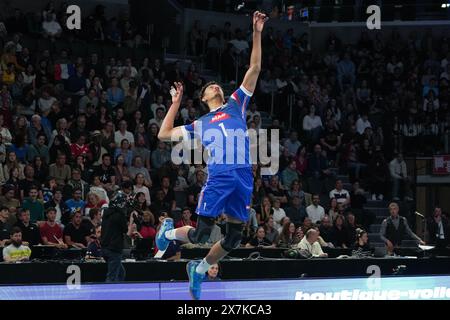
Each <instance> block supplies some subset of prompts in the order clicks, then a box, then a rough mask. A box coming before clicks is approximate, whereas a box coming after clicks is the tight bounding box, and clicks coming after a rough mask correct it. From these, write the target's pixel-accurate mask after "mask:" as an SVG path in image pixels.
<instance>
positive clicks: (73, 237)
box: [64, 211, 91, 249]
mask: <svg viewBox="0 0 450 320" xmlns="http://www.w3.org/2000/svg"><path fill="white" fill-rule="evenodd" d="M71 218H72V219H71V222H70V223H69V224H68V225H67V226H66V227H65V228H64V242H65V243H66V244H67V245H68V246H69V248H78V249H83V248H86V246H87V245H88V242H89V241H91V239H90V235H91V234H90V232H91V230H89V229H87V228H85V225H83V224H82V223H81V221H82V216H81V212H79V211H76V212H74V213H72V217H71Z"/></svg>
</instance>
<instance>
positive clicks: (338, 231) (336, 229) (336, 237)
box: [332, 214, 351, 249]
mask: <svg viewBox="0 0 450 320" xmlns="http://www.w3.org/2000/svg"><path fill="white" fill-rule="evenodd" d="M332 234H333V245H334V246H335V247H337V248H344V249H346V248H348V246H349V245H351V244H350V242H351V241H350V239H349V234H348V229H347V227H346V226H345V218H344V216H343V215H341V214H339V215H338V216H337V217H336V220H334V225H333V232H332Z"/></svg>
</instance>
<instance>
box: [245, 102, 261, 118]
mask: <svg viewBox="0 0 450 320" xmlns="http://www.w3.org/2000/svg"><path fill="white" fill-rule="evenodd" d="M255 116H259V117H260V118H261V114H260V113H259V111H258V110H256V103H255V102H252V103H251V104H250V106H249V109H248V110H247V114H246V117H247V121H252V120H253V118H254V117H255Z"/></svg>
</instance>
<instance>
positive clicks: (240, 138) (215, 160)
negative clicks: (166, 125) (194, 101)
mask: <svg viewBox="0 0 450 320" xmlns="http://www.w3.org/2000/svg"><path fill="white" fill-rule="evenodd" d="M251 96H252V93H251V92H249V91H248V90H246V89H245V88H244V87H243V86H241V87H240V88H239V89H237V90H236V91H235V92H234V93H233V94H232V95H231V97H230V99H229V100H228V102H227V103H226V104H225V105H223V106H222V107H220V108H218V109H216V110H214V111H211V112H209V113H208V114H205V115H204V116H202V117H201V118H199V119H198V120H196V121H194V122H193V123H191V124H189V125H185V126H183V127H181V128H182V131H183V136H184V140H185V141H188V140H189V139H198V140H200V141H201V143H202V145H203V146H204V147H205V148H206V149H207V150H208V155H209V158H208V160H207V165H208V175H209V176H214V175H215V174H218V173H222V172H224V171H229V170H233V169H238V168H245V167H251V158H250V140H249V137H248V133H247V122H246V111H247V106H248V104H249V102H250V99H251Z"/></svg>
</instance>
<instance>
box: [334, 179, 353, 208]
mask: <svg viewBox="0 0 450 320" xmlns="http://www.w3.org/2000/svg"><path fill="white" fill-rule="evenodd" d="M333 198H335V199H336V201H337V203H342V204H343V205H344V207H346V206H349V205H350V193H349V192H348V191H347V190H345V189H344V184H343V183H342V180H339V179H338V180H336V188H335V189H333V190H331V191H330V199H333Z"/></svg>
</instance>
